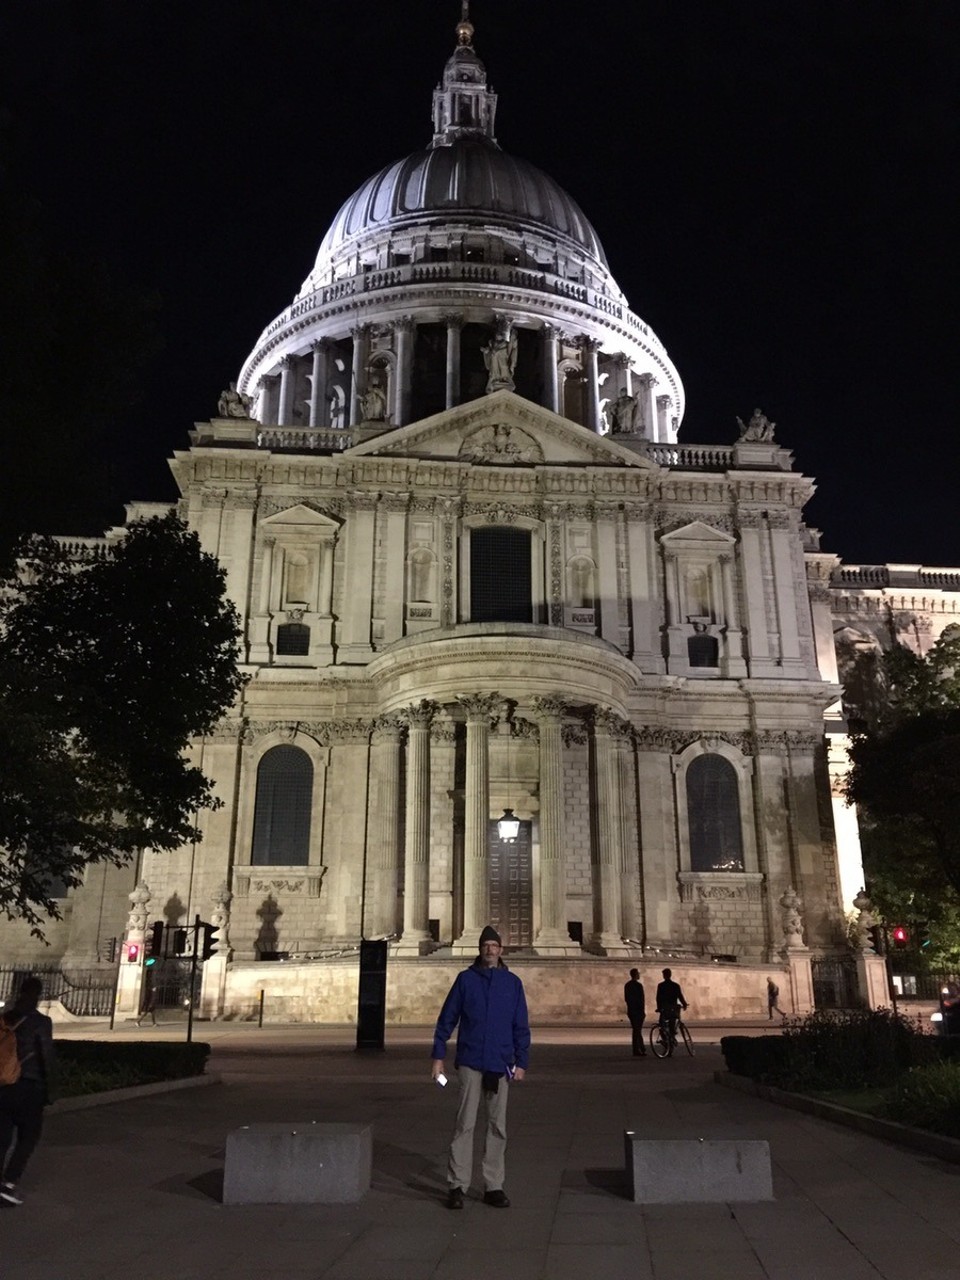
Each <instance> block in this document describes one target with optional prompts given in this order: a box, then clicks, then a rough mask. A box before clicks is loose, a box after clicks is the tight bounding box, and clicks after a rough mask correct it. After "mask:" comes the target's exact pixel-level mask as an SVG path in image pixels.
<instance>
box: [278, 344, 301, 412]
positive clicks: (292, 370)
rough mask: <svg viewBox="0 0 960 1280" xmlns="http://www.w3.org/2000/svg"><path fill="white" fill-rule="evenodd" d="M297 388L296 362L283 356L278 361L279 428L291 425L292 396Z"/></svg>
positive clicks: (292, 358)
mask: <svg viewBox="0 0 960 1280" xmlns="http://www.w3.org/2000/svg"><path fill="white" fill-rule="evenodd" d="M296 386H297V362H296V357H295V356H284V357H283V359H282V360H281V361H280V415H279V424H280V426H281V427H289V426H291V425H292V423H293V395H294V391H295V390H296Z"/></svg>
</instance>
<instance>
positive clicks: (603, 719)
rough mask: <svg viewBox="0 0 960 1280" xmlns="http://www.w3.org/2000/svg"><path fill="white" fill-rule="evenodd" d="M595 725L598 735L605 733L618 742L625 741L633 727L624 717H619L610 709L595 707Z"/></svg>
mask: <svg viewBox="0 0 960 1280" xmlns="http://www.w3.org/2000/svg"><path fill="white" fill-rule="evenodd" d="M593 723H594V727H595V729H596V731H597V732H598V733H605V734H607V735H608V736H609V737H611V738H615V739H617V740H618V741H621V742H622V741H625V740H626V739H627V738H628V737H629V736H630V733H631V729H632V726H631V724H630V722H629V721H628V720H624V718H623V716H620V715H617V713H616V712H615V711H611V710H610V708H609V707H594V709H593Z"/></svg>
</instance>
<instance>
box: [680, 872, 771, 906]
mask: <svg viewBox="0 0 960 1280" xmlns="http://www.w3.org/2000/svg"><path fill="white" fill-rule="evenodd" d="M677 880H678V882H679V885H680V900H681V902H728V901H741V902H759V901H760V900H761V897H762V890H763V874H762V873H761V872H757V871H680V872H678V873H677Z"/></svg>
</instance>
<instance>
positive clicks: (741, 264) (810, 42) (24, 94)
mask: <svg viewBox="0 0 960 1280" xmlns="http://www.w3.org/2000/svg"><path fill="white" fill-rule="evenodd" d="M458 16H459V3H458V2H457V0H355V3H353V4H342V3H339V2H335V0H314V3H311V4H307V3H295V2H292V0H288V2H287V3H285V4H278V3H277V2H276V0H273V2H272V3H271V2H269V0H190V2H189V3H186V2H183V0H73V2H70V0H30V2H29V3H27V2H26V0H23V2H20V3H15V2H14V0H9V3H8V4H7V5H5V6H4V12H3V15H2V16H0V41H2V45H0V60H2V63H0V73H2V83H0V103H2V104H3V105H4V107H5V108H6V109H7V111H8V112H9V113H10V117H11V121H12V130H13V134H14V138H15V142H16V148H15V156H16V159H15V161H14V171H13V177H14V179H15V180H16V181H17V182H18V183H20V184H22V185H23V186H24V187H25V188H26V189H27V190H29V191H30V192H31V193H32V194H33V195H34V196H35V197H37V198H38V199H39V200H40V201H41V203H42V205H43V208H44V216H45V218H46V221H47V226H48V228H49V229H50V232H51V234H52V235H53V236H54V237H55V238H56V239H57V240H58V242H59V243H60V244H61V246H62V247H64V248H66V249H67V250H68V251H74V250H75V251H76V252H78V253H93V254H95V255H97V256H99V257H101V258H103V259H105V260H106V261H107V262H108V264H109V265H110V267H111V269H112V271H113V272H114V274H115V275H116V276H118V277H119V278H120V279H121V280H125V281H127V282H130V283H133V284H135V285H136V286H137V287H138V288H141V289H143V290H144V291H145V292H152V291H157V292H158V293H159V295H160V296H161V299H162V304H163V309H162V313H161V326H162V329H163V338H164V344H165V345H164V350H163V353H162V355H161V356H160V357H159V359H157V360H156V361H155V363H154V366H153V369H152V372H151V374H150V376H149V377H148V378H147V379H146V380H145V382H144V386H143V397H142V403H141V404H140V405H139V406H138V407H137V408H136V409H135V410H134V411H133V412H132V413H130V414H129V415H126V416H125V418H124V421H123V423H120V424H117V425H118V427H119V428H121V429H122V444H120V445H119V446H118V449H119V452H118V459H117V467H116V469H115V474H116V480H115V491H113V492H104V494H103V495H102V499H103V500H102V514H101V527H102V526H103V525H106V524H107V523H113V522H116V521H118V520H119V519H120V518H121V517H122V512H121V507H120V504H121V503H122V502H123V501H124V500H125V499H127V498H160V499H163V498H168V497H172V496H173V493H174V490H173V488H172V482H171V481H170V479H169V475H168V472H167V467H166V461H165V460H166V458H167V457H168V456H169V454H170V453H171V452H172V450H173V449H174V448H182V447H184V446H185V445H186V443H187V431H188V430H189V428H190V427H191V425H192V423H193V422H194V421H195V420H197V419H201V418H206V417H209V416H210V415H211V413H212V412H213V410H214V407H215V403H216V398H217V394H218V392H219V391H220V390H221V388H222V387H223V386H225V385H226V383H227V382H228V381H229V380H230V379H231V378H235V377H236V374H237V371H238V370H239V367H240V365H241V363H242V361H243V359H244V357H245V356H246V354H247V353H248V351H249V349H250V348H251V347H252V345H253V343H254V341H255V339H256V337H257V335H258V334H259V333H260V331H261V329H262V328H263V327H264V326H265V325H266V324H267V323H268V322H269V321H270V320H271V319H273V317H274V316H275V315H276V314H277V313H278V312H279V311H280V310H281V309H282V308H283V307H284V306H286V305H287V304H288V303H289V302H290V301H291V300H292V298H293V295H294V293H295V291H296V290H297V288H298V287H299V285H300V283H301V282H302V280H303V278H304V277H305V276H306V275H307V273H308V271H309V269H310V267H311V265H312V262H313V259H314V256H315V254H316V250H317V248H318V246H319V243H320V241H321V239H322V237H323V234H324V232H325V230H326V228H327V226H328V224H329V223H330V221H331V220H332V218H333V215H334V213H335V212H336V210H337V209H338V207H339V206H340V204H341V203H342V202H343V200H344V199H346V197H347V196H348V195H350V194H351V192H353V191H354V189H355V188H356V187H357V186H359V185H360V183H361V182H362V181H363V180H364V179H365V178H366V177H367V176H369V175H370V174H371V173H373V172H374V171H375V170H377V169H378V168H380V167H381V166H382V165H384V164H386V163H388V162H390V161H392V160H395V159H398V158H399V157H400V156H402V155H404V154H406V153H408V152H410V151H413V150H416V149H419V148H420V147H422V146H423V145H425V144H426V142H427V141H428V140H429V136H430V132H431V129H430V95H431V91H432V89H433V87H434V84H435V83H436V81H437V79H438V78H439V75H440V72H441V70H442V66H443V63H444V60H445V59H446V57H447V56H448V54H449V53H450V51H451V49H452V47H453V27H454V24H455V22H456V20H457V18H458ZM471 16H472V18H473V21H474V23H475V26H476V29H477V34H476V39H475V45H476V48H477V51H478V52H479V54H480V56H481V57H482V58H483V60H484V61H485V63H486V66H487V71H488V75H489V78H490V82H491V83H492V85H493V87H494V88H495V89H496V90H497V91H498V93H499V95H500V104H499V111H498V136H499V140H500V142H501V144H502V145H503V146H504V148H505V149H506V150H508V151H511V152H513V153H515V154H517V155H519V156H522V157H524V158H526V159H528V160H531V161H532V162H533V163H534V164H536V165H537V166H538V167H540V168H542V169H544V170H546V171H547V172H548V173H550V174H551V175H552V176H553V177H554V178H556V179H557V181H558V182H559V183H560V184H561V185H562V186H563V187H565V188H566V189H567V190H568V191H569V192H570V193H571V195H573V196H574V198H575V199H576V200H577V201H578V202H579V203H580V204H581V205H582V207H583V208H584V210H585V212H586V213H587V215H588V217H590V219H591V220H592V221H593V223H594V226H595V227H596V228H597V230H598V232H599V234H600V237H601V240H602V242H603V244H604V246H605V248H606V251H607V256H608V259H609V261H610V264H611V267H612V269H613V272H614V275H615V277H616V279H617V280H618V282H619V284H620V285H621V287H622V288H623V290H624V292H625V293H626V295H627V297H628V298H629V300H630V302H631V305H632V307H633V309H634V310H635V311H636V312H637V313H638V314H639V315H640V316H641V317H642V318H643V319H644V320H646V321H647V322H648V323H649V324H650V325H652V327H653V328H654V329H655V331H656V332H657V333H658V334H659V336H660V338H661V339H662V340H663V342H664V344H665V345H666V347H667V350H668V351H669V352H670V355H671V356H672V358H673V360H674V361H675V363H676V365H677V367H678V368H679V370H680V375H681V377H682V378H683V381H684V384H685V387H686V392H687V413H686V417H685V420H684V423H683V427H682V432H681V439H683V440H685V441H688V442H692V441H703V442H729V441H731V440H732V439H733V438H734V437H735V435H736V421H735V419H736V415H740V416H741V417H743V418H747V417H748V416H749V414H750V412H751V411H752V409H753V408H754V406H756V405H759V406H761V407H763V409H764V410H765V411H766V412H767V413H768V415H769V416H770V417H771V418H773V419H774V420H775V421H776V422H777V424H778V431H777V435H778V439H779V440H780V441H781V442H782V443H784V444H786V445H788V446H789V447H791V448H792V449H793V450H794V452H795V455H796V459H797V465H798V466H799V467H800V468H801V469H802V470H803V471H805V472H806V473H807V474H809V475H812V476H814V477H815V478H816V479H817V482H818V486H819V487H818V493H817V496H816V497H815V498H814V500H813V502H812V503H811V504H810V507H809V508H808V519H809V521H810V522H811V523H812V524H814V525H816V526H819V527H820V528H821V529H822V530H823V531H824V546H825V547H826V548H827V549H829V550H832V551H836V552H838V553H839V554H841V555H842V556H843V558H844V559H845V560H846V561H847V562H848V563H855V562H858V561H859V562H878V561H886V560H892V561H900V562H923V563H926V564H930V565H934V564H939V565H945V564H946V565H957V564H960V518H958V512H957V505H958V504H957V500H956V496H955V492H956V486H957V453H958V450H957V448H956V446H955V434H956V432H957V429H958V417H957V405H958V403H960V376H958V364H960V361H958V356H957V340H958V318H960V306H958V300H957V299H958V288H960V272H958V270H957V266H958V254H957V247H956V246H957V238H958V236H957V228H958V226H960V200H958V188H960V178H958V161H960V155H958V150H960V149H958V147H957V134H958V102H957V83H958V72H960V56H958V55H960V13H958V8H957V6H956V5H955V4H954V3H953V2H952V0H944V2H943V3H926V2H925V0H909V3H900V2H899V0H898V2H896V3H894V2H893V0H890V2H889V3H880V2H871V0H846V2H845V0H829V2H821V0H765V2H763V3H760V2H759V0H757V2H754V0H726V2H723V3H720V2H718V0H710V2H708V0H673V2H672V3H663V2H660V3H648V2H647V0H594V3H593V4H588V3H584V2H583V0H576V2H574V0H474V2H473V4H472V7H471ZM0 287H2V282H0ZM69 531H72V530H66V529H65V530H63V532H69ZM87 531H94V530H87Z"/></svg>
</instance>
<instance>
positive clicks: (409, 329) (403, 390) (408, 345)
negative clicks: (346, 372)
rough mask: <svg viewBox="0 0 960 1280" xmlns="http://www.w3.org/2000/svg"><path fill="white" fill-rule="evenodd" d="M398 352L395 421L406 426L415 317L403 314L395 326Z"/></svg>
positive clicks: (411, 374) (411, 377)
mask: <svg viewBox="0 0 960 1280" xmlns="http://www.w3.org/2000/svg"><path fill="white" fill-rule="evenodd" d="M393 332H394V342H395V344H396V353H397V378H396V387H397V395H396V401H395V402H394V406H393V421H394V424H395V425H396V426H398V427H404V426H406V424H407V423H408V422H409V421H410V392H411V386H412V382H413V319H412V317H410V316H401V318H400V319H399V320H397V321H396V323H395V324H394V326H393Z"/></svg>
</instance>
